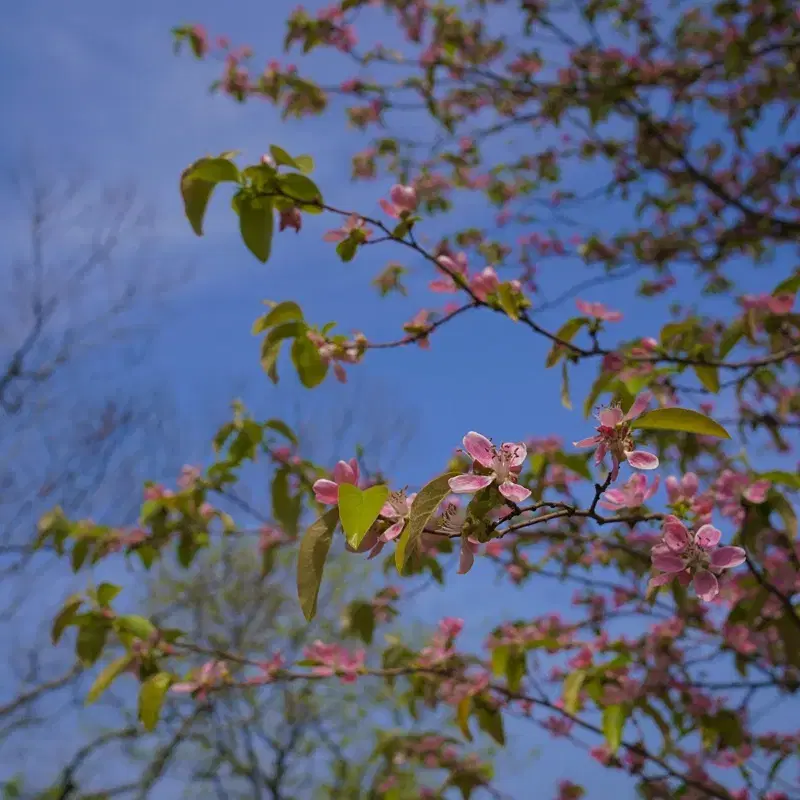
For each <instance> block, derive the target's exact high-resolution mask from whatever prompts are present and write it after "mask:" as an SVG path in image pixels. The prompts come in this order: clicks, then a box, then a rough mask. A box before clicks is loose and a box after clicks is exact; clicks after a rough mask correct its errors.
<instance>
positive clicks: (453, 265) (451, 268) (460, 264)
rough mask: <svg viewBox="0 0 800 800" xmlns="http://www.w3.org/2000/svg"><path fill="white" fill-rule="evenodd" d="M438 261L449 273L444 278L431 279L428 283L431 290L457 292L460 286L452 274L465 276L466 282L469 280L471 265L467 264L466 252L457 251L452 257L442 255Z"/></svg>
mask: <svg viewBox="0 0 800 800" xmlns="http://www.w3.org/2000/svg"><path fill="white" fill-rule="evenodd" d="M436 261H437V263H438V264H439V265H440V266H441V267H442V268H443V271H444V272H446V273H447V274H446V275H445V276H444V277H442V278H437V279H436V280H434V281H431V282H430V283H429V284H428V286H429V288H430V290H431V291H432V292H444V293H447V294H449V293H452V292H457V291H458V290H459V288H460V286H459V284H458V283H457V282H456V281H455V280H454V279H453V277H452V276H453V275H455V276H459V277H461V278H463V279H464V281H465V282H466V281H467V278H468V275H469V267H468V266H467V256H466V254H465V253H456V255H454V256H452V257H450V256H449V255H440V256H439V257H438V258H437V259H436Z"/></svg>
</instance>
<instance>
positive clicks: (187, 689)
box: [169, 681, 199, 694]
mask: <svg viewBox="0 0 800 800" xmlns="http://www.w3.org/2000/svg"><path fill="white" fill-rule="evenodd" d="M198 686H199V684H198V683H195V682H189V681H185V682H184V683H173V684H172V686H170V687H169V690H170V691H171V692H175V693H176V694H191V693H192V692H193V691H195V689H197V687H198Z"/></svg>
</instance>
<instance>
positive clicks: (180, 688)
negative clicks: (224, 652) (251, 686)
mask: <svg viewBox="0 0 800 800" xmlns="http://www.w3.org/2000/svg"><path fill="white" fill-rule="evenodd" d="M228 675H229V673H228V667H227V665H226V664H225V663H224V662H223V661H209V662H207V663H206V664H203V666H202V667H200V669H199V670H198V672H197V674H196V676H195V677H194V678H193V679H191V680H188V681H181V682H180V683H174V684H172V686H171V687H170V690H171V691H173V692H177V693H178V694H192V695H194V696H195V697H196V698H197V699H198V700H202V699H204V698H205V697H207V696H208V692H209V691H210V690H211V689H213V688H214V687H215V686H218V685H219V684H220V683H222V682H223V681H225V680H226V679H227V678H228Z"/></svg>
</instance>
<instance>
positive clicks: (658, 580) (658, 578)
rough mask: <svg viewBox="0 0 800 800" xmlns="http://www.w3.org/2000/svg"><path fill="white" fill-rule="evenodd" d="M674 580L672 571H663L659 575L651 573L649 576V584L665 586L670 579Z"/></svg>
mask: <svg viewBox="0 0 800 800" xmlns="http://www.w3.org/2000/svg"><path fill="white" fill-rule="evenodd" d="M672 580H675V575H674V573H672V572H664V573H662V574H661V575H653V577H652V578H650V585H651V586H666V585H667V584H668V583H669V582H670V581H672Z"/></svg>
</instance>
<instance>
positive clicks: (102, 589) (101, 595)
mask: <svg viewBox="0 0 800 800" xmlns="http://www.w3.org/2000/svg"><path fill="white" fill-rule="evenodd" d="M121 591H122V587H121V586H115V585H114V584H113V583H101V584H100V585H99V586H98V587H97V590H96V591H95V596H96V597H97V604H98V605H99V606H102V607H103V608H108V607H109V606H110V605H111V603H112V601H113V600H114V598H115V597H116V596H117V595H118V594H119V593H120V592H121Z"/></svg>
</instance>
